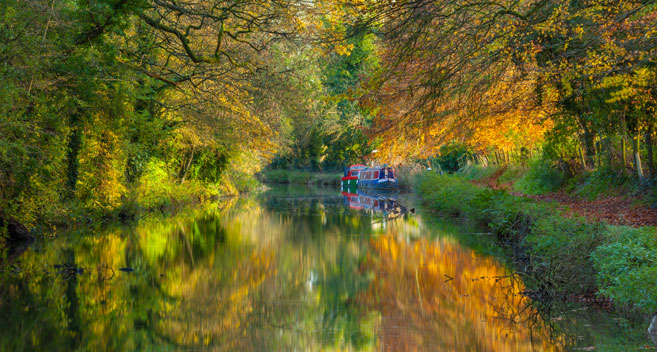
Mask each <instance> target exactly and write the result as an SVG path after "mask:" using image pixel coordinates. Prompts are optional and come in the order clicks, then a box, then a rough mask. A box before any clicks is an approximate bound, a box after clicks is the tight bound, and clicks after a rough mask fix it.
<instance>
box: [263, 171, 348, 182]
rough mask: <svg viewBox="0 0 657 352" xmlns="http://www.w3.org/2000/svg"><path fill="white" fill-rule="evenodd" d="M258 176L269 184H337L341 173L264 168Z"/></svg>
mask: <svg viewBox="0 0 657 352" xmlns="http://www.w3.org/2000/svg"><path fill="white" fill-rule="evenodd" d="M259 176H260V179H261V180H262V182H264V183H270V184H276V183H278V184H314V185H339V184H340V182H341V181H340V178H341V177H342V174H341V173H321V172H308V171H294V170H265V171H262V172H261V173H260V175H259Z"/></svg>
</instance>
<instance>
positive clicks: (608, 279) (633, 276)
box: [592, 226, 657, 312]
mask: <svg viewBox="0 0 657 352" xmlns="http://www.w3.org/2000/svg"><path fill="white" fill-rule="evenodd" d="M607 243H608V244H605V245H602V246H600V247H599V248H597V249H596V250H595V251H594V252H593V255H592V259H593V263H594V265H595V268H596V269H597V271H598V274H597V280H598V284H599V287H600V290H599V292H600V293H601V294H603V295H605V296H607V297H609V298H611V299H613V300H615V301H616V302H618V303H621V304H628V305H634V306H636V307H639V308H641V309H643V310H644V311H646V312H654V311H655V310H657V295H656V294H655V292H657V231H656V230H655V229H654V228H640V229H633V228H630V227H624V226H610V230H609V234H608V239H607Z"/></svg>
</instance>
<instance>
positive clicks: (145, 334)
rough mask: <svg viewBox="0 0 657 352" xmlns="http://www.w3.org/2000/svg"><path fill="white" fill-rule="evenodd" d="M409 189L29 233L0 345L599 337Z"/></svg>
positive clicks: (226, 346)
mask: <svg viewBox="0 0 657 352" xmlns="http://www.w3.org/2000/svg"><path fill="white" fill-rule="evenodd" d="M417 203H418V202H417V201H416V200H414V199H412V198H410V197H409V196H404V195H400V196H395V197H392V199H387V200H384V199H382V198H380V197H377V196H366V195H362V194H361V195H358V194H349V193H345V194H344V195H343V194H341V193H340V191H339V190H335V189H321V190H310V189H294V188H284V189H274V190H271V191H269V192H267V193H265V194H264V195H258V196H252V197H242V198H236V199H229V200H225V201H221V202H219V203H217V204H214V205H212V206H208V207H205V208H204V209H198V210H194V211H190V212H187V213H182V214H178V215H176V216H171V217H163V218H151V219H148V220H144V221H141V222H140V223H139V224H137V225H135V226H132V227H119V226H117V227H108V228H103V229H100V230H95V231H87V232H84V233H77V234H68V235H61V236H59V237H57V238H55V239H44V240H40V241H38V242H37V243H35V244H34V245H33V246H32V247H31V248H30V249H29V250H28V251H27V252H25V253H24V254H23V255H22V256H21V257H20V258H19V259H18V260H17V261H16V262H14V264H13V266H11V267H8V268H6V269H5V270H3V272H2V276H1V279H2V282H0V293H1V296H0V314H2V316H1V319H0V349H1V350H3V351H4V350H6V351H20V350H39V351H51V350H53V351H55V350H57V351H60V350H61V351H64V350H65V351H70V350H81V351H133V350H137V351H179V350H181V351H196V350H218V351H234V350H239V351H349V350H353V351H356V350H375V351H378V350H389V351H407V350H408V351H415V350H421V351H553V350H562V349H564V346H569V347H568V348H571V347H573V346H576V347H577V348H585V349H586V348H588V346H589V344H590V343H593V342H595V341H594V340H596V339H598V337H596V336H597V335H596V334H594V333H588V332H587V331H591V330H593V328H590V327H587V326H585V325H586V324H585V323H582V324H583V325H584V326H585V327H583V328H582V329H575V330H574V331H571V332H566V333H557V332H556V331H554V330H551V329H548V326H547V324H546V323H544V320H543V318H542V317H541V315H540V314H539V313H538V312H537V311H536V310H535V309H534V308H533V306H532V305H530V303H531V302H530V301H529V299H528V298H527V297H525V296H524V295H523V294H522V293H523V292H524V291H525V288H524V286H523V283H522V281H521V280H520V278H519V276H518V275H512V273H511V272H510V271H509V270H508V269H506V268H505V267H504V266H503V265H501V264H500V263H499V262H498V261H496V260H495V259H494V258H493V257H491V256H487V255H482V254H478V253H481V251H480V250H478V251H474V250H472V249H470V248H468V247H465V246H464V245H462V244H460V243H463V242H462V241H458V240H457V239H456V238H458V236H463V235H464V234H463V233H458V232H459V231H460V232H463V231H464V230H462V229H460V228H457V227H451V226H449V225H441V224H433V223H432V224H427V223H425V221H424V220H423V214H422V211H421V210H419V211H418V212H416V213H413V212H411V211H410V210H411V209H412V208H414V207H417V206H418V204H417ZM465 235H468V236H474V237H476V236H479V235H481V234H479V233H476V232H473V233H467V234H465ZM578 314H579V313H578ZM560 319H562V317H561V316H556V317H552V318H550V319H546V320H548V321H550V322H552V321H555V320H560ZM589 326H590V325H589ZM582 331H583V332H582ZM619 350H622V349H619Z"/></svg>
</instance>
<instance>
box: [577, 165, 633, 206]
mask: <svg viewBox="0 0 657 352" xmlns="http://www.w3.org/2000/svg"><path fill="white" fill-rule="evenodd" d="M631 181H632V178H631V177H630V176H628V175H627V174H625V173H624V172H623V171H617V170H613V169H611V168H608V167H601V168H598V169H596V170H594V171H591V172H590V173H588V174H585V175H583V177H582V178H581V179H575V180H574V182H577V183H576V184H575V185H574V186H573V188H574V191H575V194H576V195H578V196H580V197H586V198H588V199H596V198H598V197H599V196H600V195H602V194H609V191H610V190H613V189H615V188H618V187H620V186H626V185H628V184H629V183H631Z"/></svg>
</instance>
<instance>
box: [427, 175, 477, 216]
mask: <svg viewBox="0 0 657 352" xmlns="http://www.w3.org/2000/svg"><path fill="white" fill-rule="evenodd" d="M418 190H419V192H420V193H421V194H422V196H423V197H424V199H425V201H427V203H428V204H429V206H430V207H431V208H432V209H434V210H436V211H439V212H441V213H443V214H446V215H464V216H471V215H475V214H476V209H473V208H472V206H473V200H474V199H475V197H477V195H479V194H480V193H481V192H483V191H484V190H483V189H481V188H479V187H477V186H475V185H473V184H472V183H470V182H467V181H464V180H461V179H458V178H454V177H450V176H447V175H439V174H437V173H433V172H423V173H420V174H419V176H418Z"/></svg>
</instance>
